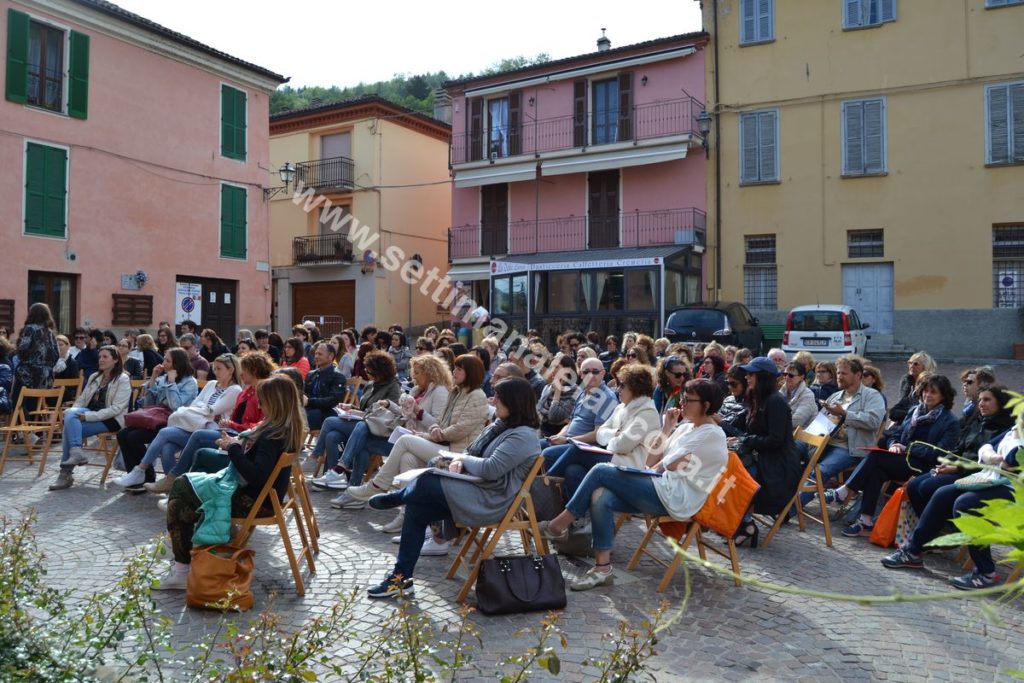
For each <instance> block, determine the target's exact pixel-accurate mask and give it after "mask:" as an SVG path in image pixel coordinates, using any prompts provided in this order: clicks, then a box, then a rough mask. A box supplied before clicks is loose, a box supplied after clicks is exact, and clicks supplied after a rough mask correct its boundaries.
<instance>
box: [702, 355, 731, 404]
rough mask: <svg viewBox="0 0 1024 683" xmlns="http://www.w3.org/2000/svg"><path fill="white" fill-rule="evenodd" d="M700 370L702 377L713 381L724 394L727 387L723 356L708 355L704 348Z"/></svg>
mask: <svg viewBox="0 0 1024 683" xmlns="http://www.w3.org/2000/svg"><path fill="white" fill-rule="evenodd" d="M709 346H710V345H709ZM701 370H702V371H703V377H704V378H705V379H709V380H711V381H712V382H715V383H716V384H717V385H718V386H719V388H721V390H722V394H725V392H726V389H727V385H726V381H725V377H726V375H725V357H724V356H719V355H718V354H710V355H709V354H708V353H707V350H706V349H705V352H704V360H703V361H701Z"/></svg>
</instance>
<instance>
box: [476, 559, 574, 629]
mask: <svg viewBox="0 0 1024 683" xmlns="http://www.w3.org/2000/svg"><path fill="white" fill-rule="evenodd" d="M476 607H477V609H478V610H480V612H481V613H482V614H519V613H522V612H537V611H540V610H551V609H562V608H564V607H565V579H564V578H563V577H562V570H561V568H560V567H559V566H558V559H557V558H556V557H555V556H554V555H552V554H548V555H501V556H499V557H492V558H490V559H487V560H484V561H483V562H481V563H480V573H479V574H478V575H477V578H476Z"/></svg>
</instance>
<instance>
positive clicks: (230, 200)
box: [220, 185, 247, 259]
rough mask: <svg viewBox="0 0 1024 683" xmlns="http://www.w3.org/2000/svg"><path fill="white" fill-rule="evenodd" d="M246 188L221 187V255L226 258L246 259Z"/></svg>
mask: <svg viewBox="0 0 1024 683" xmlns="http://www.w3.org/2000/svg"><path fill="white" fill-rule="evenodd" d="M246 199H247V193H246V191H245V188H242V187H233V186H231V185H221V186H220V255H221V256H222V257H224V258H241V259H244V258H245V257H246V228H247V226H246Z"/></svg>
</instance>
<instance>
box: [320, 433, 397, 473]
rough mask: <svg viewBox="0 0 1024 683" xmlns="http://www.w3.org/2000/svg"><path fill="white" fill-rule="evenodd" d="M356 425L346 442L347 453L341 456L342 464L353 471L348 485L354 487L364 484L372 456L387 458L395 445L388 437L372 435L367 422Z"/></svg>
mask: <svg viewBox="0 0 1024 683" xmlns="http://www.w3.org/2000/svg"><path fill="white" fill-rule="evenodd" d="M355 425H356V426H355V428H354V429H353V430H352V433H351V434H349V437H348V440H347V441H346V442H345V452H344V453H342V454H341V462H342V464H343V465H345V467H347V468H349V469H350V470H351V471H352V473H351V474H350V475H349V478H348V483H349V484H350V485H352V486H358V485H359V484H362V483H363V475H364V474H366V466H367V465H368V464H369V463H370V456H371V455H373V454H374V453H379V454H381V455H383V456H385V457H386V456H387V455H388V454H390V453H391V447H392V446H393V445H394V444H391V443H388V440H387V438H386V437H383V436H376V435H374V434H373V433H371V432H370V428H369V427H368V426H367V425H366V423H365V422H356V423H355ZM321 433H323V432H321Z"/></svg>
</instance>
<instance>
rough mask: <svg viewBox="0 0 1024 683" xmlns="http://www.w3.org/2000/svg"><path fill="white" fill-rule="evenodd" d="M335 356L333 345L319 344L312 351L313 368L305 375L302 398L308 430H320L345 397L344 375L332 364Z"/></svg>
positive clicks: (335, 348) (336, 353) (335, 350)
mask: <svg viewBox="0 0 1024 683" xmlns="http://www.w3.org/2000/svg"><path fill="white" fill-rule="evenodd" d="M337 355H338V349H337V347H335V346H334V344H325V343H320V344H317V345H316V347H315V348H314V350H313V364H314V366H315V367H314V369H313V370H311V371H310V372H309V374H308V375H306V385H305V391H304V394H303V397H302V404H303V405H304V406H306V421H307V422H309V428H310V429H320V425H322V424H323V422H324V420H325V419H327V418H328V417H330V416H331V415H332V411H333V410H334V406H336V405H338V404H339V403H341V399H343V398H344V397H345V389H346V387H345V375H343V374H341V371H339V370H338V366H336V365H335V364H334V359H335V357H336V356H337Z"/></svg>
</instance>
